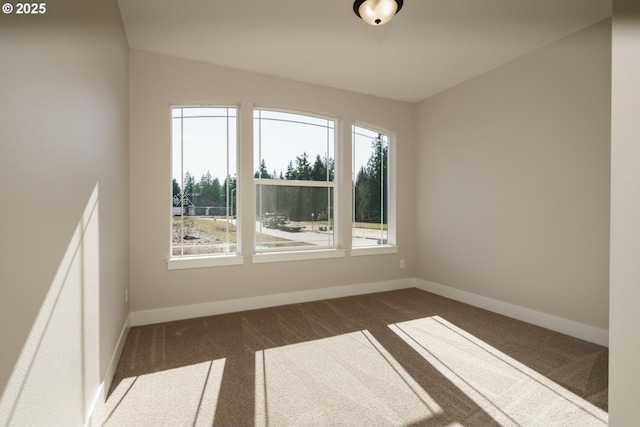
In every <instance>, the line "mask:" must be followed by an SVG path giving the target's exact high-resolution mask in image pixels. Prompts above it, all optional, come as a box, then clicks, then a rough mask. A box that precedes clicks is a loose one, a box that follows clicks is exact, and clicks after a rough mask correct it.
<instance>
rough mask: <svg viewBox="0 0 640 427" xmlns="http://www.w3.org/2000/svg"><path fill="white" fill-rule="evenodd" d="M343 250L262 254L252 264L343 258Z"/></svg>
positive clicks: (344, 254)
mask: <svg viewBox="0 0 640 427" xmlns="http://www.w3.org/2000/svg"><path fill="white" fill-rule="evenodd" d="M346 253H347V251H346V250H344V249H316V250H308V251H298V250H296V251H294V250H292V251H289V252H262V253H259V254H255V255H253V257H252V260H253V263H254V264H261V263H265V262H286V261H306V260H311V259H327V258H344V257H345V256H346Z"/></svg>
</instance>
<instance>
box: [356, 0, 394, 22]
mask: <svg viewBox="0 0 640 427" xmlns="http://www.w3.org/2000/svg"><path fill="white" fill-rule="evenodd" d="M402 3H403V2H402V0H356V2H355V3H354V4H353V11H354V12H355V13H356V15H358V16H359V17H360V18H362V20H363V21H364V22H366V23H367V24H370V25H383V24H386V23H387V22H389V21H391V18H393V17H394V15H395V14H396V13H398V11H399V10H400V8H401V7H402Z"/></svg>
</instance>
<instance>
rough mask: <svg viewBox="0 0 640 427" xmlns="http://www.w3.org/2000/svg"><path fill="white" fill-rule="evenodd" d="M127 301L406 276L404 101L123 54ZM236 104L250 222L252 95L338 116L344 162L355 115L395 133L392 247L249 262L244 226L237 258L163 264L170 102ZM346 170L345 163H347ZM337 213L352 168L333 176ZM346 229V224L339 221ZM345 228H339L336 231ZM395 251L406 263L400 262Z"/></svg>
mask: <svg viewBox="0 0 640 427" xmlns="http://www.w3.org/2000/svg"><path fill="white" fill-rule="evenodd" d="M130 65H131V74H130V85H131V92H130V99H131V103H130V109H131V115H130V117H131V131H130V225H131V234H130V282H131V310H132V311H142V310H150V309H158V308H164V307H173V306H183V305H189V304H199V303H209V302H214V301H223V300H229V299H237V298H247V297H255V296H262V295H269V294H277V293H285V292H294V291H304V290H312V289H322V288H328V287H335V286H342V285H350V284H362V283H369V282H377V281H385V280H393V279H397V278H407V277H413V269H412V266H413V261H412V260H413V258H412V254H413V252H412V250H411V246H412V244H413V230H412V223H413V209H412V208H411V204H412V201H411V199H412V190H413V181H412V179H411V178H412V175H411V174H412V171H411V170H410V168H408V167H406V165H409V164H411V158H412V155H413V154H412V146H411V144H412V140H413V136H412V106H411V104H408V103H402V102H396V101H389V100H384V99H380V98H374V97H368V96H362V95H357V94H354V93H350V92H345V91H340V90H335V89H328V88H323V87H318V86H313V85H309V84H302V83H296V82H292V81H289V80H283V79H278V78H273V77H267V76H263V75H258V74H253V73H247V72H241V71H238V70H232V69H226V68H221V67H216V66H213V65H207V64H202V63H197V62H192V61H187V60H182V59H176V58H171V57H166V56H161V55H157V54H152V53H148V52H142V51H135V50H133V51H131V56H130ZM193 103H196V104H199V103H202V104H211V103H225V104H226V103H230V104H239V105H240V111H241V112H240V114H241V121H242V125H241V153H242V155H241V168H242V169H241V170H240V176H241V177H243V178H244V179H245V181H244V186H242V185H243V184H242V183H241V184H240V185H241V188H240V190H239V192H240V193H241V194H240V195H239V196H238V197H239V202H240V203H241V204H242V207H240V209H242V210H241V211H240V217H241V219H242V220H244V221H245V224H252V223H253V216H252V210H253V203H254V202H253V186H252V177H253V164H252V160H251V157H252V156H253V138H252V129H251V127H252V119H251V118H252V108H253V106H254V105H255V104H258V105H261V106H265V105H266V106H271V107H278V108H286V109H293V110H299V111H308V112H312V113H320V114H325V115H329V116H333V117H337V118H338V119H339V120H340V121H341V123H342V124H343V128H342V132H341V138H342V143H343V146H342V149H341V150H342V153H343V156H345V157H344V158H345V160H346V161H347V164H350V159H349V156H350V147H351V139H350V138H351V136H350V125H351V122H352V121H353V120H356V121H361V122H365V123H370V124H375V125H377V126H381V127H383V128H385V129H389V130H390V131H392V132H395V133H396V136H397V147H398V149H397V152H398V159H397V162H398V164H399V165H400V167H399V168H398V177H397V180H398V187H397V188H398V193H397V194H398V196H397V197H398V207H399V209H398V213H397V215H398V244H399V246H400V252H399V253H398V254H392V255H376V256H364V257H351V256H349V255H347V257H345V258H340V259H328V260H312V261H301V262H288V263H270V264H252V262H251V248H252V234H251V232H250V230H249V232H248V233H245V234H244V235H243V237H242V244H243V247H244V248H245V250H244V253H245V255H247V257H246V258H245V264H244V265H241V266H226V267H212V268H198V269H190V270H172V271H168V270H167V266H166V259H167V257H168V255H169V230H170V214H169V213H170V205H169V203H170V198H171V186H170V183H171V172H170V169H169V167H170V135H169V130H170V123H169V105H171V104H193ZM347 172H348V171H347ZM340 188H341V191H342V196H341V198H340V202H341V205H340V214H341V215H343V216H346V217H347V218H350V212H351V210H350V209H351V208H350V206H349V201H350V194H351V193H350V191H351V190H350V189H351V184H350V175H343V180H342V181H341V182H340ZM344 231H345V232H346V233H348V230H344ZM344 236H345V234H343V235H342V237H343V238H344ZM400 259H406V261H407V268H405V269H402V270H401V269H400Z"/></svg>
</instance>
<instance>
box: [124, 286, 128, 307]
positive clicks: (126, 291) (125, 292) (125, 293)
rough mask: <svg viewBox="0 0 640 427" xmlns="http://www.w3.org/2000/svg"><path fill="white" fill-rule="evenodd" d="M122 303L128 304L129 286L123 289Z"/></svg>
mask: <svg viewBox="0 0 640 427" xmlns="http://www.w3.org/2000/svg"><path fill="white" fill-rule="evenodd" d="M124 303H125V304H129V288H125V289H124Z"/></svg>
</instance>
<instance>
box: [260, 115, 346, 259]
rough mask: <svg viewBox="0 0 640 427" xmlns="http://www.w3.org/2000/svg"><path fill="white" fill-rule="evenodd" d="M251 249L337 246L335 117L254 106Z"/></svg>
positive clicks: (307, 248) (299, 248) (272, 249)
mask: <svg viewBox="0 0 640 427" xmlns="http://www.w3.org/2000/svg"><path fill="white" fill-rule="evenodd" d="M253 120H254V127H253V132H254V162H255V166H254V168H255V174H254V182H255V190H256V225H255V227H256V228H255V230H256V231H255V251H256V252H257V253H263V252H274V251H296V250H301V249H302V250H310V249H327V248H334V247H335V245H336V244H335V232H336V230H335V225H336V218H335V212H336V202H335V201H336V191H337V186H336V179H335V158H334V153H335V132H336V124H335V121H334V120H331V119H327V118H320V117H314V116H309V115H301V114H294V113H288V112H281V111H274V110H265V109H256V110H254V114H253Z"/></svg>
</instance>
